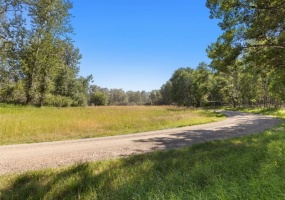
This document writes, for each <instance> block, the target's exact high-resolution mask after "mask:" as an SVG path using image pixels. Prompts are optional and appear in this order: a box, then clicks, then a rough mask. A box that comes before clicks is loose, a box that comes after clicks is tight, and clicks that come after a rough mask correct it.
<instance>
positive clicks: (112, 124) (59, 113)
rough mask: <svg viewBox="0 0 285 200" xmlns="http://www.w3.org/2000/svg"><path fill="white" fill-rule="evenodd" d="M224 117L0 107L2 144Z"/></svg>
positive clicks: (153, 110) (160, 110)
mask: <svg viewBox="0 0 285 200" xmlns="http://www.w3.org/2000/svg"><path fill="white" fill-rule="evenodd" d="M222 119H224V117H223V116H221V115H219V114H216V113H213V112H210V111H205V110H191V109H186V108H177V107H171V106H165V107H163V106H162V107H158V106H126V107H119V106H118V107H116V106H113V107H85V108H60V109H59V108H48V107H44V108H34V107H13V106H8V107H0V138H1V140H0V145H3V144H15V143H30V142H43V141H55V140H66V139H79V138H90V137H101V136H110V135H119V134H127V133H136V132H143V131H149V130H158V129H165V128H174V127H181V126H189V125H195V124H202V123H208V122H214V121H219V120H222Z"/></svg>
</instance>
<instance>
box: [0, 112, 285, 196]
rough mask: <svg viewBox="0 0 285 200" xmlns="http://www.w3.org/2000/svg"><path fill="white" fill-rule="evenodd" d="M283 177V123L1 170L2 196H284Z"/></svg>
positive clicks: (284, 163) (284, 150) (0, 189)
mask: <svg viewBox="0 0 285 200" xmlns="http://www.w3.org/2000/svg"><path fill="white" fill-rule="evenodd" d="M256 112H257V111H256ZM258 112H261V111H258ZM278 112H280V113H281V114H280V115H279V114H278V115H279V116H280V117H283V118H285V112H284V110H280V111H278ZM284 179H285V123H282V124H281V125H279V126H278V127H275V128H273V129H271V130H268V131H266V132H264V133H261V134H257V135H250V136H246V137H240V138H235V139H227V140H223V141H213V142H207V143H203V144H198V145H194V146H193V147H190V148H183V149H178V150H170V151H166V152H154V153H149V154H144V155H137V156H132V157H129V158H125V159H118V160H109V161H101V162H96V163H88V164H79V165H76V166H72V167H68V168H63V169H48V170H42V171H34V172H27V173H24V174H20V175H10V176H2V177H0V199H1V200H2V199H3V200H5V199H108V200H109V199H110V200H112V199H123V200H125V199H175V200H176V199H284V198H285V190H284V188H285V181H284Z"/></svg>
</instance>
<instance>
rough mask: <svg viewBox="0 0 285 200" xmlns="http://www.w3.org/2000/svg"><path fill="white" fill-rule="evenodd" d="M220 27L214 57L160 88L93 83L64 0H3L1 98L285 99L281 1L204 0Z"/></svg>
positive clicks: (66, 101) (267, 102) (185, 102)
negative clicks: (84, 71)
mask: <svg viewBox="0 0 285 200" xmlns="http://www.w3.org/2000/svg"><path fill="white" fill-rule="evenodd" d="M206 6H207V7H208V8H209V10H210V18H215V19H218V20H219V21H220V22H219V24H218V25H219V26H220V28H221V30H222V31H223V33H222V35H221V36H219V37H218V38H217V41H216V42H214V43H212V44H210V45H209V46H208V48H207V49H206V52H207V54H208V57H209V58H210V59H211V63H209V64H206V63H204V62H201V63H200V64H199V65H198V66H197V67H196V68H195V69H192V68H189V67H187V68H179V69H177V70H176V71H175V72H174V73H173V75H172V77H171V78H170V79H169V80H168V81H167V82H166V83H165V84H163V85H162V86H161V88H160V89H158V90H153V91H151V92H145V91H127V92H125V91H123V90H122V89H110V90H109V89H106V88H100V87H99V86H95V85H93V86H90V87H89V83H90V81H91V80H92V76H88V77H80V76H79V64H80V59H81V54H80V52H79V49H78V48H76V47H74V45H73V42H72V40H71V39H70V37H69V35H70V34H71V33H72V32H73V30H72V27H71V25H70V18H71V14H70V13H69V10H70V9H71V8H72V3H71V2H69V1H68V0H5V1H1V0H0V102H5V103H20V104H32V105H38V106H42V105H51V106H83V105H87V104H89V105H130V104H131V105H132V104H148V105H153V104H155V105H173V104H175V105H180V106H193V107H204V106H219V105H231V106H233V107H237V106H264V107H268V106H281V105H282V104H284V102H285V3H284V1H280V0H270V1H268V0H233V1H217V0H207V2H206Z"/></svg>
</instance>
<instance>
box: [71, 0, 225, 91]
mask: <svg viewBox="0 0 285 200" xmlns="http://www.w3.org/2000/svg"><path fill="white" fill-rule="evenodd" d="M72 2H73V9H72V10H71V14H72V15H73V16H74V17H73V18H72V20H71V24H72V26H73V28H74V32H75V35H73V36H72V38H73V40H74V44H75V46H76V47H78V48H79V49H80V52H81V54H82V56H83V57H82V60H81V65H80V75H81V76H87V75H90V74H92V76H93V81H94V82H93V83H92V84H95V85H98V86H100V87H106V88H109V89H113V88H116V89H123V90H125V91H128V90H133V91H138V90H139V91H142V90H145V91H151V90H154V89H159V88H160V87H161V86H162V85H163V84H164V83H166V81H168V80H169V79H170V78H171V76H172V74H173V72H174V71H175V70H176V69H178V68H180V67H191V68H196V67H197V66H198V64H199V63H200V62H202V61H204V62H206V63H210V60H209V59H208V57H207V54H206V48H207V46H208V45H210V44H211V43H212V42H215V41H216V39H217V37H218V36H219V35H221V30H220V28H219V27H218V25H217V24H218V21H217V20H212V19H210V18H209V10H208V9H207V8H206V6H205V3H206V1H205V0H81V1H80V0H72Z"/></svg>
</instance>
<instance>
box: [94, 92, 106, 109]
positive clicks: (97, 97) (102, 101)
mask: <svg viewBox="0 0 285 200" xmlns="http://www.w3.org/2000/svg"><path fill="white" fill-rule="evenodd" d="M107 102H108V99H107V96H106V95H105V94H104V93H103V92H99V91H96V92H93V93H92V94H91V98H90V103H91V104H94V105H95V106H105V105H107Z"/></svg>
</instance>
